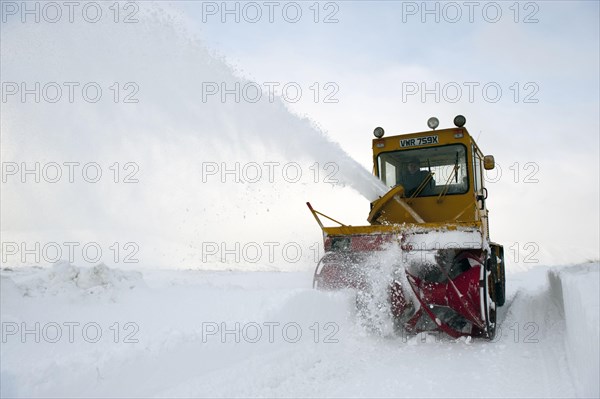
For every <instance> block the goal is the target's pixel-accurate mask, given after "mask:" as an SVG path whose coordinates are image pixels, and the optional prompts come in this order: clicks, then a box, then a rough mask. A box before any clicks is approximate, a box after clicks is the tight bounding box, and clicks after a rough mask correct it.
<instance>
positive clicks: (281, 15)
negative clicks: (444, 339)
mask: <svg viewBox="0 0 600 399" xmlns="http://www.w3.org/2000/svg"><path fill="white" fill-rule="evenodd" d="M215 4H216V7H214V5H215ZM258 4H259V5H261V6H260V7H258V9H260V10H261V12H262V17H261V18H260V19H259V20H258V22H255V23H254V22H252V21H254V20H255V19H257V15H258V14H256V12H255V11H256V9H257V7H254V6H248V5H246V4H244V3H239V5H238V9H237V11H236V5H235V3H228V5H227V7H229V8H228V10H229V11H233V13H230V14H228V13H227V12H226V11H227V10H224V8H223V6H222V3H212V4H204V5H202V4H200V3H177V6H178V7H181V8H182V9H183V10H185V13H186V15H187V16H188V17H189V19H190V21H191V25H192V26H193V27H194V28H195V29H196V30H197V32H198V34H199V35H200V36H201V37H202V38H203V40H205V41H206V43H207V44H208V45H209V46H210V47H211V48H212V49H214V50H216V51H217V52H218V53H220V54H221V55H223V56H224V57H225V58H226V59H227V60H228V62H230V63H231V64H232V65H234V66H236V67H237V68H238V70H239V72H240V73H241V74H242V75H243V76H245V77H247V78H249V79H251V80H253V81H256V82H258V83H261V82H270V81H276V82H281V83H282V84H284V83H285V82H300V83H301V84H302V87H303V88H304V91H305V96H303V98H302V100H301V101H299V102H297V103H289V106H290V108H291V109H292V110H294V111H295V112H297V113H299V114H301V115H307V116H309V117H310V118H312V119H313V120H314V121H316V122H317V123H318V125H319V126H321V127H322V128H323V129H324V130H325V131H326V132H327V133H328V134H329V135H330V136H331V137H332V138H333V139H334V140H335V141H337V142H339V143H340V144H341V146H342V147H343V148H344V149H345V150H346V151H348V152H349V153H350V154H351V155H352V156H353V157H354V158H355V159H357V160H359V161H360V162H361V163H363V164H364V165H365V167H367V168H370V167H371V150H370V140H371V137H372V136H371V132H372V129H373V128H374V127H375V126H379V125H381V126H383V127H384V128H385V129H386V131H387V132H388V134H391V133H406V132H413V131H420V130H426V124H425V122H426V120H427V118H428V117H430V116H437V117H439V118H440V121H441V126H442V127H444V126H451V124H452V118H453V117H454V115H456V114H459V113H460V114H463V115H465V116H466V118H467V127H468V129H469V130H470V132H471V133H472V134H473V135H474V136H475V137H478V138H479V143H480V146H481V147H482V148H483V150H484V152H486V153H490V154H494V155H495V156H496V160H497V162H498V164H499V165H500V167H501V171H502V173H503V174H502V178H501V179H500V180H499V181H498V182H495V180H496V178H495V176H492V177H491V178H490V180H492V181H494V183H490V184H488V187H489V188H490V200H489V202H488V206H489V208H490V209H491V231H492V236H493V238H494V239H496V240H497V241H500V242H503V243H505V244H507V246H511V245H513V248H515V247H514V245H515V243H518V245H517V247H518V246H521V247H522V246H523V243H527V242H534V243H539V244H540V246H541V247H542V249H541V251H540V254H538V255H539V256H540V257H541V259H543V261H546V262H547V263H560V262H568V261H570V260H572V261H577V260H585V259H586V258H597V257H598V252H599V238H598V231H599V224H598V220H599V213H598V208H599V205H598V203H599V202H598V201H599V200H598V186H599V174H598V171H599V157H598V151H599V139H598V138H599V130H600V128H599V108H600V104H599V100H598V96H599V80H598V79H599V50H598V49H599V46H600V45H599V30H598V21H599V17H600V15H599V8H598V4H599V3H598V2H595V1H584V2H572V1H568V2H561V1H538V2H519V3H516V2H496V3H495V2H474V3H472V4H469V3H468V2H451V3H448V2H428V3H423V2H400V1H369V2H367V1H340V2H331V3H325V2H323V3H319V4H317V6H318V7H317V6H315V4H314V3H313V2H301V3H298V4H300V6H301V10H302V17H301V18H299V21H298V22H296V23H291V22H289V21H291V20H294V19H297V18H295V16H296V13H295V11H296V8H297V7H295V6H292V5H289V3H285V2H280V3H277V4H278V5H277V7H275V8H274V9H273V10H274V11H273V14H272V15H273V21H274V22H273V23H270V22H269V13H268V12H269V8H268V7H266V6H264V4H263V3H260V2H259V3H258ZM286 5H287V8H286V10H287V14H286V13H285V12H284V8H285V7H286ZM244 7H246V8H244ZM316 8H318V9H319V16H318V20H319V21H320V22H319V23H315V22H314V18H315V15H316V14H315V9H316ZM498 10H500V14H498ZM428 11H429V12H428ZM236 13H237V16H238V18H239V23H236V22H235V17H236ZM326 15H328V16H330V17H331V18H329V19H328V20H329V21H330V22H332V23H323V22H322V21H323V20H324V19H325V16H326ZM286 17H287V20H286ZM312 82H319V83H320V84H323V83H325V82H334V83H335V84H336V87H338V88H339V91H337V92H336V94H335V96H334V97H335V99H337V100H339V102H337V103H324V102H323V101H320V102H318V103H315V101H314V99H313V98H311V97H310V95H311V94H312V93H313V92H310V91H309V90H308V89H307V87H308V86H309V85H310V84H311V83H312ZM436 82H439V89H437V87H438V86H436ZM465 82H470V83H465ZM469 84H471V85H473V86H472V87H473V88H474V89H473V92H472V94H473V97H472V99H471V98H469V95H470V92H469V86H468V85H469ZM486 84H488V85H489V86H488V90H492V91H488V92H484V91H483V87H484V86H485V85H486ZM415 85H416V87H417V91H416V92H415V91H414V90H415ZM423 85H424V86H423ZM457 85H458V86H459V87H460V89H462V92H460V93H459V92H458V91H457V90H456V87H457ZM423 87H424V88H426V89H429V90H431V92H430V93H429V94H427V95H426V96H425V97H424V98H423V97H422V96H421V95H422V92H421V89H422V88H423ZM497 87H500V89H501V90H502V93H501V95H500V96H497V95H496V94H495V93H496V92H494V91H493V90H495V88H497ZM410 90H412V91H410ZM306 92H308V93H306ZM436 94H437V95H439V99H437V100H436V97H435V96H436ZM438 101H439V102H438ZM517 171H518V172H517ZM317 200H318V199H314V201H317ZM360 211H362V212H363V213H365V212H366V210H365V209H362V210H360ZM360 211H359V212H360ZM350 213H352V211H347V213H346V214H347V215H349V214H350ZM361 216H362V215H361ZM340 217H341V216H340Z"/></svg>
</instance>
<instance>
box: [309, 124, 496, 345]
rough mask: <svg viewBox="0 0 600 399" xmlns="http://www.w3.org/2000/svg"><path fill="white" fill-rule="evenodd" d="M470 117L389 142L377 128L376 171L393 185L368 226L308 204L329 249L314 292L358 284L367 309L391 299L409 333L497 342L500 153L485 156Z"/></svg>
mask: <svg viewBox="0 0 600 399" xmlns="http://www.w3.org/2000/svg"><path fill="white" fill-rule="evenodd" d="M465 123H466V120H465V118H464V117H463V116H462V115H459V116H457V117H456V118H455V119H454V124H455V126H456V127H454V128H449V129H442V130H435V129H436V128H437V127H438V125H439V121H438V119H437V118H430V119H429V120H428V122H427V124H428V126H429V127H430V128H431V129H432V130H430V131H425V132H419V133H411V134H405V135H397V136H391V137H385V138H384V137H383V136H384V130H383V129H382V128H381V127H378V128H376V129H375V130H374V135H375V139H374V140H373V166H374V174H375V175H376V176H377V177H378V178H379V179H380V180H381V181H382V182H383V183H384V184H385V185H386V186H387V188H388V190H389V191H387V193H386V194H385V195H383V196H381V197H380V198H379V199H377V200H375V201H373V202H372V203H371V210H370V213H369V215H368V218H367V221H368V222H369V225H367V226H348V225H345V224H342V223H340V222H338V221H337V220H335V219H333V218H331V217H329V216H327V215H325V214H323V213H321V212H319V211H316V210H315V209H313V207H312V206H311V205H310V203H307V205H308V208H309V209H310V211H311V212H312V214H313V216H314V217H315V219H316V220H317V223H318V224H319V226H320V227H321V229H322V231H323V241H324V249H325V255H324V256H323V257H322V258H321V260H320V261H319V263H318V265H317V268H316V270H315V273H314V280H313V285H314V287H315V288H317V289H344V288H352V289H355V290H356V292H357V298H359V299H357V306H359V307H360V306H364V299H365V298H372V297H373V296H376V295H379V296H380V297H381V296H382V295H383V297H384V298H385V299H386V302H387V303H386V306H385V309H387V311H388V312H389V315H390V316H391V318H392V320H393V322H394V326H395V327H396V328H397V329H401V330H402V331H408V332H412V333H418V332H422V331H442V332H444V333H446V334H448V335H449V336H451V337H454V338H458V337H461V336H472V337H485V338H488V339H493V338H494V334H495V331H496V312H497V308H498V307H499V306H502V305H503V304H504V298H505V277H504V252H503V247H502V246H501V245H499V244H496V243H493V242H491V241H490V237H489V223H488V210H487V207H486V199H487V194H488V192H487V190H486V188H485V187H484V175H483V173H484V169H485V170H491V169H494V167H495V165H494V157H493V156H491V155H487V156H484V155H483V153H482V152H481V150H480V149H479V147H478V146H477V144H476V143H475V141H474V139H473V137H472V136H471V135H469V133H468V131H467V129H466V128H465V127H464V125H465ZM321 217H324V218H326V219H328V220H330V221H332V222H333V223H335V226H333V227H326V226H324V224H323V222H322V220H321ZM390 249H395V251H396V252H394V258H393V259H390V257H389V256H385V254H386V253H388V251H390ZM386 266H392V267H391V269H390V268H389V267H388V268H387V269H386ZM382 268H384V269H386V270H390V273H388V274H383V275H382V274H381V273H379V274H377V276H378V277H377V278H378V279H379V280H381V278H383V279H385V281H383V284H381V281H379V282H378V283H377V284H376V283H374V281H373V271H375V270H381V269H382ZM382 276H383V277H382ZM374 290H379V291H382V290H383V291H385V292H383V293H382V292H374ZM361 298H362V299H361Z"/></svg>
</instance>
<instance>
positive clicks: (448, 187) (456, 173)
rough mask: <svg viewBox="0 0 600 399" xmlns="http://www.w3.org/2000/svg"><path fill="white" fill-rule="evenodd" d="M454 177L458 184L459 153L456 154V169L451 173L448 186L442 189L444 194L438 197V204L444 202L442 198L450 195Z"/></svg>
mask: <svg viewBox="0 0 600 399" xmlns="http://www.w3.org/2000/svg"><path fill="white" fill-rule="evenodd" d="M452 175H454V179H455V180H456V182H457V183H458V152H457V153H456V161H455V163H454V167H453V168H452V171H451V172H450V175H449V176H448V180H446V184H444V188H443V189H442V192H441V193H440V195H438V197H437V202H442V197H444V196H445V195H446V194H447V193H448V190H449V189H450V181H451V180H452V177H453V176H452Z"/></svg>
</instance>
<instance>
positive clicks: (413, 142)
mask: <svg viewBox="0 0 600 399" xmlns="http://www.w3.org/2000/svg"><path fill="white" fill-rule="evenodd" d="M438 143H439V141H438V136H437V135H436V136H425V137H415V138H414V139H402V140H400V147H414V146H419V145H428V144H438Z"/></svg>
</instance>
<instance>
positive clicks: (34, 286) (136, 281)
mask: <svg viewBox="0 0 600 399" xmlns="http://www.w3.org/2000/svg"><path fill="white" fill-rule="evenodd" d="M141 286H145V283H144V281H143V278H142V274H141V273H140V272H136V271H123V270H119V269H113V268H109V267H108V266H106V265H105V264H103V263H100V264H98V265H96V266H94V267H88V268H86V267H78V266H75V265H72V264H71V263H69V262H65V261H61V262H57V263H55V264H54V265H52V267H51V268H49V269H39V271H36V272H34V273H33V274H30V275H28V276H26V277H19V276H18V275H14V276H11V277H9V276H2V291H4V290H5V289H6V290H7V291H8V292H10V293H16V292H19V293H20V294H21V295H23V296H31V297H34V296H43V295H64V294H66V295H73V294H74V295H81V294H86V295H90V294H91V295H94V294H108V295H113V294H116V293H118V292H120V291H128V290H131V289H133V288H136V287H141Z"/></svg>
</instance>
